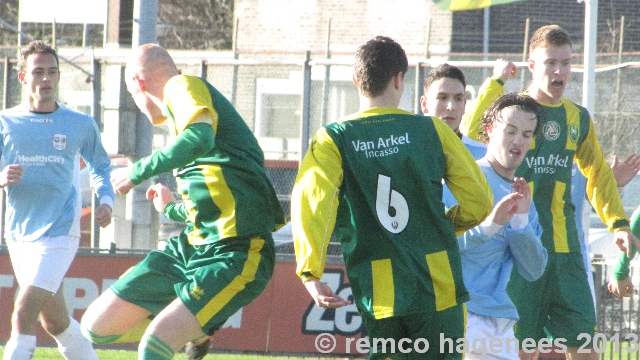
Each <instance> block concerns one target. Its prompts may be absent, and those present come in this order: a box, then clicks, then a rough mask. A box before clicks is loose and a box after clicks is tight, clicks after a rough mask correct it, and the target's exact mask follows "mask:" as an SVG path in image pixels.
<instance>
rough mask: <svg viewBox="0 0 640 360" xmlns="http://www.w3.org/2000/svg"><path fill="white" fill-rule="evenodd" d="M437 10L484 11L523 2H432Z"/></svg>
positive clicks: (471, 0) (439, 0) (450, 0)
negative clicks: (496, 6)
mask: <svg viewBox="0 0 640 360" xmlns="http://www.w3.org/2000/svg"><path fill="white" fill-rule="evenodd" d="M433 1H434V2H435V3H436V5H437V6H438V9H440V10H449V11H463V10H476V9H484V8H486V7H489V6H493V5H502V4H508V3H512V2H516V1H524V0H433Z"/></svg>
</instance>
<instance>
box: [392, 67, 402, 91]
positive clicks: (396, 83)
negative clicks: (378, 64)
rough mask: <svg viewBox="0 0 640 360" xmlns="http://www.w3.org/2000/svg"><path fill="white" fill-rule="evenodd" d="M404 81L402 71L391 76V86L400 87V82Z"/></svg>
mask: <svg viewBox="0 0 640 360" xmlns="http://www.w3.org/2000/svg"><path fill="white" fill-rule="evenodd" d="M403 81H404V73H403V72H402V71H399V72H398V73H397V74H396V76H394V77H393V86H394V87H395V88H396V89H400V87H401V86H402V82H403Z"/></svg>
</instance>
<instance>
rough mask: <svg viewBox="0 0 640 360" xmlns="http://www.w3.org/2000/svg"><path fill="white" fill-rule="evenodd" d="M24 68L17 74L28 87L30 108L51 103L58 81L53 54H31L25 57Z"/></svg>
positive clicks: (54, 96)
mask: <svg viewBox="0 0 640 360" xmlns="http://www.w3.org/2000/svg"><path fill="white" fill-rule="evenodd" d="M26 65H27V67H26V69H25V71H24V72H20V73H19V74H18V79H19V80H20V82H21V83H22V84H23V85H26V86H28V88H29V97H30V99H31V101H30V103H31V104H35V108H33V109H32V110H39V108H40V109H41V108H42V107H43V106H46V105H53V104H55V101H56V90H57V88H58V82H59V81H60V70H59V69H58V62H57V61H56V58H55V56H53V54H31V55H29V56H28V57H27V61H26ZM45 111H46V110H45Z"/></svg>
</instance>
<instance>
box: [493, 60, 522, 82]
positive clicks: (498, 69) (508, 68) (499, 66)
mask: <svg viewBox="0 0 640 360" xmlns="http://www.w3.org/2000/svg"><path fill="white" fill-rule="evenodd" d="M493 77H494V78H496V77H499V78H500V80H502V82H503V83H506V82H507V80H509V78H510V77H512V78H514V77H516V64H514V63H512V62H511V61H509V60H505V59H498V60H496V63H495V65H493Z"/></svg>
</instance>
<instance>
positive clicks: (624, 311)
mask: <svg viewBox="0 0 640 360" xmlns="http://www.w3.org/2000/svg"><path fill="white" fill-rule="evenodd" d="M638 265H640V264H638V263H637V262H636V263H635V264H633V265H632V267H631V274H632V275H631V276H632V279H633V283H634V286H635V290H634V293H633V295H632V296H631V297H625V298H619V297H616V296H615V295H613V294H612V293H611V292H609V290H608V289H607V281H608V280H609V279H610V277H611V270H612V268H613V263H612V262H611V261H605V260H602V259H597V258H596V259H594V261H593V263H592V269H593V275H594V284H595V297H596V316H597V328H596V333H597V335H596V336H594V339H595V338H597V340H598V341H596V343H595V344H594V348H596V349H598V353H600V356H599V358H600V359H617V360H620V359H638V358H640V351H639V350H640V345H639V343H640V339H639V336H640V335H639V334H638V333H639V330H640V326H639V323H638V321H639V320H640V304H639V303H638V300H639V298H640V296H639V294H638V276H639V274H640V266H638Z"/></svg>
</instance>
